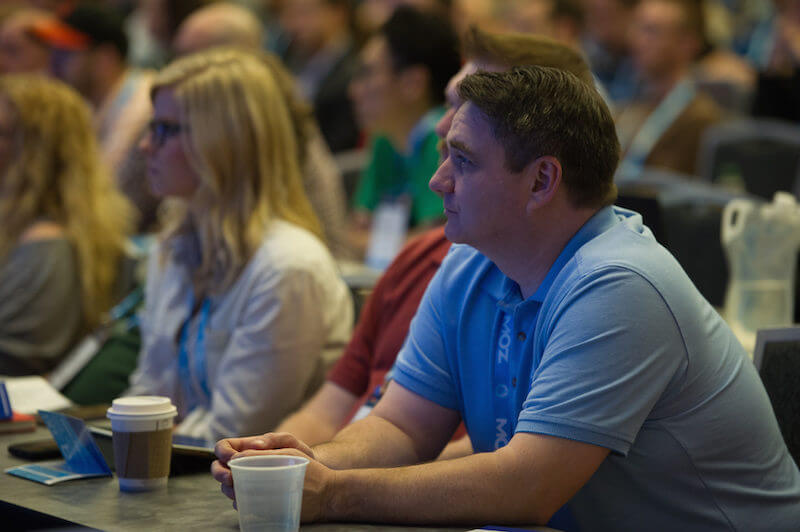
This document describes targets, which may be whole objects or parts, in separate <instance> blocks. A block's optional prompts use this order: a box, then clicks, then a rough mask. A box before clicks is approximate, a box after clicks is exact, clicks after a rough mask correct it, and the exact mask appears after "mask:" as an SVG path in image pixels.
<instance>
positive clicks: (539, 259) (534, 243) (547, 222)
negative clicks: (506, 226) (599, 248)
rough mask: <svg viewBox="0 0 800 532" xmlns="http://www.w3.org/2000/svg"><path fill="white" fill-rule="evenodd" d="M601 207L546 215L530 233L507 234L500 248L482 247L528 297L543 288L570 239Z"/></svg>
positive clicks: (485, 253)
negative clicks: (514, 236)
mask: <svg viewBox="0 0 800 532" xmlns="http://www.w3.org/2000/svg"><path fill="white" fill-rule="evenodd" d="M597 211H598V209H596V208H591V209H572V210H569V211H561V214H560V215H557V214H552V213H551V214H547V215H543V216H542V217H541V220H542V221H543V222H544V224H535V226H534V227H532V228H533V230H532V231H529V232H528V233H527V234H525V235H519V237H518V238H516V239H515V238H508V239H506V238H504V239H503V241H502V242H499V243H498V244H499V245H498V246H497V249H487V250H483V249H481V250H480V251H481V252H482V253H483V254H484V255H486V256H487V257H488V258H489V260H491V261H492V262H494V263H495V265H497V267H498V268H500V271H502V272H503V273H504V274H505V275H506V276H507V277H508V278H510V279H511V280H513V281H515V282H516V283H517V284H518V285H519V289H520V293H521V294H522V298H523V299H527V298H529V297H530V296H532V295H533V294H534V293H536V290H538V289H539V286H540V285H541V284H542V281H544V279H545V277H547V274H548V272H549V271H550V268H551V267H552V266H553V263H555V261H556V259H557V258H558V256H559V255H560V254H561V252H562V251H563V250H564V247H566V245H567V243H568V242H569V241H570V240H571V239H572V237H573V236H575V234H576V233H577V232H578V230H580V228H581V227H583V225H584V224H585V223H586V222H587V221H588V220H589V219H590V218H591V217H592V216H594V215H595V214H596V213H597Z"/></svg>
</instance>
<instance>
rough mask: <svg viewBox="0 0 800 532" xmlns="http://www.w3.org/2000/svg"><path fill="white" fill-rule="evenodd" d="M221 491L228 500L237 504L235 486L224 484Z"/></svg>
mask: <svg viewBox="0 0 800 532" xmlns="http://www.w3.org/2000/svg"><path fill="white" fill-rule="evenodd" d="M220 489H221V490H222V493H223V494H224V495H225V496H226V497H227V498H229V499H231V500H232V501H234V503H235V502H236V495H235V494H234V491H233V486H226V485H225V484H222V485H221V488H220Z"/></svg>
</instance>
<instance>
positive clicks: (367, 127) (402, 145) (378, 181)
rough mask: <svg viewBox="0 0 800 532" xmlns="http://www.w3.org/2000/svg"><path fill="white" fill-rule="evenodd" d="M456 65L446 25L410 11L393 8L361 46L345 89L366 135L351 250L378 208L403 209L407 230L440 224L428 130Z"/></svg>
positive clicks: (433, 140) (432, 138) (361, 245)
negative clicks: (391, 204)
mask: <svg viewBox="0 0 800 532" xmlns="http://www.w3.org/2000/svg"><path fill="white" fill-rule="evenodd" d="M421 35H424V36H425V38H424V39H421V38H420V36H421ZM459 67H460V56H459V52H458V39H457V37H456V34H455V31H454V30H453V28H452V26H451V25H450V24H449V22H447V21H446V20H445V19H443V18H441V17H440V16H438V15H436V14H433V13H427V12H423V11H419V10H417V9H414V8H411V7H400V8H398V9H397V10H396V11H395V12H394V14H393V15H392V16H391V17H390V18H389V20H388V21H387V22H386V23H385V24H384V25H383V26H382V27H381V29H380V31H379V32H378V33H377V34H376V35H375V36H373V37H372V38H371V39H370V40H369V41H368V42H367V44H366V46H365V47H364V49H363V51H362V53H361V67H360V69H359V71H358V73H357V75H356V77H355V78H354V79H353V81H352V82H351V84H350V96H351V98H352V99H353V103H354V105H355V109H356V117H357V119H358V121H359V124H360V125H361V127H362V128H363V129H364V131H365V132H367V133H368V134H369V136H370V137H369V138H370V141H369V161H368V163H367V166H366V168H365V170H364V172H363V174H362V176H361V179H360V181H359V183H358V185H357V187H356V191H355V194H354V197H353V209H354V213H353V220H352V222H353V223H352V225H351V227H352V231H351V235H353V237H354V238H353V244H354V245H355V246H356V248H357V249H361V250H363V249H365V244H366V240H367V238H368V236H369V230H370V226H371V223H372V219H373V214H374V213H375V211H376V209H378V208H379V206H381V204H383V203H386V202H395V203H396V202H400V203H401V204H403V205H405V206H407V209H408V210H407V219H408V225H409V227H412V228H417V227H425V226H430V225H432V224H434V223H436V222H438V221H439V220H440V219H441V218H442V202H441V199H439V198H438V197H437V196H436V195H435V194H434V193H433V192H431V190H430V189H429V188H428V181H429V180H430V178H431V176H432V175H433V173H434V172H435V170H436V168H437V166H438V164H439V153H438V149H437V145H438V138H437V136H436V132H435V131H434V127H435V125H436V122H437V121H438V120H439V118H441V116H442V114H443V113H444V108H443V107H442V103H443V99H444V89H445V87H446V86H447V81H448V80H449V79H450V78H451V77H452V76H453V75H454V74H455V73H456V72H457V71H458V69H459Z"/></svg>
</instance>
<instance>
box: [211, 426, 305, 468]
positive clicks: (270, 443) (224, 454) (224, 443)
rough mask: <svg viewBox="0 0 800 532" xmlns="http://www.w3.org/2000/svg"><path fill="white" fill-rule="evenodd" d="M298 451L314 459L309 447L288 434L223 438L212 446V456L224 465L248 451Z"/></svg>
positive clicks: (275, 433)
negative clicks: (290, 449) (286, 449)
mask: <svg viewBox="0 0 800 532" xmlns="http://www.w3.org/2000/svg"><path fill="white" fill-rule="evenodd" d="M284 448H294V449H299V450H301V451H302V452H303V453H305V454H306V455H308V456H310V457H312V458H313V457H314V453H313V451H312V450H311V447H309V446H308V445H306V444H305V443H303V442H302V441H300V440H298V439H297V438H295V437H294V436H292V435H291V434H289V433H288V432H270V433H267V434H263V435H261V436H248V437H246V438H225V439H224V440H220V441H218V442H217V444H216V445H215V446H214V454H216V455H217V459H219V461H220V462H221V463H222V464H223V465H224V464H227V463H228V460H230V459H231V457H232V456H233V455H235V454H236V453H239V452H241V451H246V450H248V449H255V450H267V449H284Z"/></svg>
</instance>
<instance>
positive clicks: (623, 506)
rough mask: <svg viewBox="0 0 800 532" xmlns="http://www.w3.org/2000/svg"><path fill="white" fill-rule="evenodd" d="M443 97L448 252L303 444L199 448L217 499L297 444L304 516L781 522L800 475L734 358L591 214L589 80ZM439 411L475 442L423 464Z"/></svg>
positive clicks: (639, 526) (610, 164)
mask: <svg viewBox="0 0 800 532" xmlns="http://www.w3.org/2000/svg"><path fill="white" fill-rule="evenodd" d="M458 90H459V95H460V97H461V99H462V100H463V101H464V103H463V104H461V105H460V107H459V108H458V110H457V112H456V113H455V115H454V117H453V122H452V126H451V127H450V129H449V132H448V134H447V148H448V149H447V158H446V159H445V160H444V162H443V163H442V165H441V167H440V168H439V170H438V171H437V173H436V175H435V176H434V177H433V179H432V180H431V188H432V189H433V190H434V191H436V192H437V193H438V194H439V195H440V196H441V197H442V199H443V201H444V208H445V214H446V216H447V225H446V234H447V236H448V238H450V239H451V240H453V241H454V242H457V243H463V244H468V245H456V246H453V248H452V250H451V252H450V254H449V255H448V256H447V258H446V259H445V260H444V262H443V263H442V266H441V268H440V270H439V272H438V273H437V274H436V276H435V277H434V279H433V280H432V281H431V284H430V286H429V287H428V290H427V292H426V294H425V296H424V297H423V300H422V303H421V305H420V309H419V311H418V313H417V315H416V317H415V318H414V320H413V321H412V324H411V329H410V331H409V336H408V338H407V340H406V343H405V345H404V347H403V350H402V351H401V353H400V355H399V357H398V361H397V364H396V366H395V371H394V376H395V381H394V383H393V384H392V385H391V386H390V387H389V388H388V390H387V391H386V394H385V395H384V397H383V399H381V401H380V402H379V403H378V405H377V406H376V407H375V408H374V409H373V410H372V413H371V414H370V415H369V416H367V417H366V418H365V419H363V420H361V421H359V422H357V423H354V424H352V425H350V426H348V427H346V428H345V429H343V430H342V431H341V432H340V433H339V434H337V436H336V437H335V438H334V439H333V440H332V441H331V442H329V443H326V444H322V445H318V446H315V447H314V448H313V449H310V448H309V447H308V446H306V445H305V444H303V443H302V442H299V441H297V440H296V439H295V438H293V437H292V436H291V435H288V434H270V435H264V436H259V437H253V438H243V439H230V440H223V441H221V442H220V443H219V444H218V445H217V456H218V457H219V461H218V462H216V463H215V464H214V466H213V467H212V472H213V473H214V475H215V477H216V478H217V479H218V480H219V481H220V482H222V490H223V492H224V493H226V494H227V495H228V496H230V497H233V496H234V491H233V486H232V483H231V478H230V473H229V471H228V470H227V468H226V467H225V465H226V464H227V461H228V460H229V459H230V458H231V457H233V456H237V455H241V454H240V453H241V452H243V454H252V453H259V452H260V453H263V452H268V453H269V452H279V453H304V454H305V455H307V456H309V457H311V458H313V460H312V461H311V463H310V464H309V467H308V470H307V473H306V483H305V491H304V500H303V519H304V520H306V521H313V520H336V521H380V522H397V523H416V524H421V523H436V524H445V523H447V524H457V523H470V524H473V523H476V524H480V523H487V522H494V523H504V524H513V523H545V522H547V520H548V519H549V518H550V516H551V515H552V514H553V513H554V512H555V511H556V510H557V509H558V508H560V507H561V506H562V505H564V504H565V503H566V504H567V505H568V507H569V509H570V510H571V512H572V514H573V516H574V517H575V519H576V521H577V522H578V525H579V526H580V529H581V530H675V529H680V530H732V529H736V530H753V529H759V530H787V531H788V530H796V528H797V526H798V523H800V472H798V469H797V466H796V465H795V463H794V462H793V461H792V458H791V457H790V456H789V454H788V451H787V449H786V445H785V444H784V442H783V440H782V438H781V435H780V432H779V429H778V426H777V422H776V420H775V416H774V414H773V412H772V409H771V407H770V404H769V400H768V398H767V396H766V394H765V392H764V389H763V386H762V385H761V383H760V381H759V378H758V375H757V374H756V372H755V369H754V367H753V365H752V364H751V363H750V361H749V360H748V359H747V356H746V354H745V352H744V350H743V349H742V347H741V346H740V345H739V343H738V342H737V341H736V339H735V337H734V336H733V334H732V333H731V331H730V329H729V328H728V327H727V326H726V325H725V323H724V322H723V321H722V320H721V319H720V317H719V315H718V314H717V313H716V312H715V311H714V310H713V309H712V308H711V306H710V305H709V304H708V303H707V302H706V301H705V300H704V299H703V298H702V296H701V295H700V294H699V293H698V292H697V290H696V289H695V288H694V286H693V285H692V284H691V282H690V281H689V279H688V277H687V276H686V274H685V273H684V272H683V271H682V270H681V268H680V266H679V265H678V264H677V262H676V261H675V259H674V258H673V257H672V256H670V255H669V253H668V252H666V251H665V250H664V249H663V248H662V247H661V246H660V245H659V244H658V243H657V242H656V241H655V239H654V238H653V236H652V234H651V232H650V231H649V229H647V228H646V227H644V226H643V225H642V222H641V217H640V216H639V215H637V214H636V213H633V212H631V211H625V210H622V209H618V208H615V207H612V206H611V203H612V202H613V200H614V198H615V196H616V190H615V187H614V185H613V181H612V175H613V173H614V170H615V167H616V164H617V161H618V158H619V144H618V142H617V140H616V136H615V132H614V125H613V122H612V120H611V117H610V115H609V113H608V110H607V108H606V107H605V104H603V102H602V100H601V99H600V97H599V95H598V94H597V93H596V91H595V90H593V89H592V88H590V87H589V86H588V85H586V84H585V83H582V82H580V81H579V80H578V79H577V78H575V77H574V76H572V75H570V74H568V73H565V72H563V71H558V70H555V69H549V68H541V67H527V68H522V69H515V70H514V71H512V72H510V73H478V74H475V75H473V76H469V77H467V78H466V79H465V80H464V81H463V82H462V83H461V85H460V86H459V89H458ZM461 418H463V420H464V422H465V424H466V426H467V431H468V433H469V436H470V439H471V440H472V445H473V448H474V449H475V451H476V453H475V454H473V455H470V456H466V457H463V458H458V459H454V460H445V461H438V462H429V461H430V460H432V459H433V458H434V457H435V456H436V455H437V453H438V452H439V451H440V450H441V449H442V447H443V446H444V445H445V443H446V442H447V439H448V437H449V436H450V434H451V433H452V431H453V429H454V428H455V426H456V425H457V424H458V421H459V419H461ZM279 448H280V450H278V451H275V450H270V451H263V450H256V449H279ZM399 466H404V467H399Z"/></svg>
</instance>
